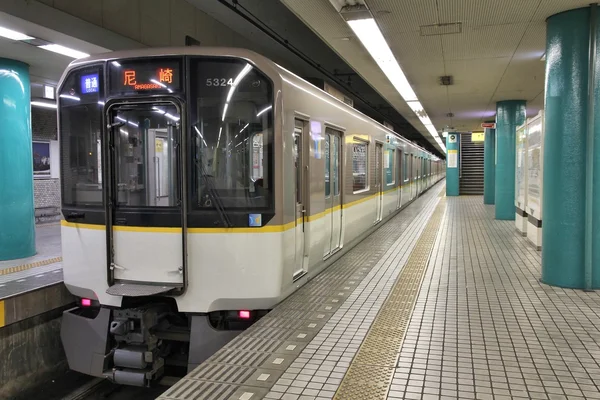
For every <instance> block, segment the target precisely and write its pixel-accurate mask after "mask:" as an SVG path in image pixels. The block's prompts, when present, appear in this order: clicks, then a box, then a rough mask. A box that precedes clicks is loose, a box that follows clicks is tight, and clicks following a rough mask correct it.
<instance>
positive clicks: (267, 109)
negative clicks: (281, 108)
mask: <svg viewBox="0 0 600 400" xmlns="http://www.w3.org/2000/svg"><path fill="white" fill-rule="evenodd" d="M271 108H273V106H269V107H267V108H265V109H264V110H262V111H261V112H259V113H258V114H256V116H257V117H260V115H261V114H262V113H264V112H265V111H269V110H270V109H271Z"/></svg>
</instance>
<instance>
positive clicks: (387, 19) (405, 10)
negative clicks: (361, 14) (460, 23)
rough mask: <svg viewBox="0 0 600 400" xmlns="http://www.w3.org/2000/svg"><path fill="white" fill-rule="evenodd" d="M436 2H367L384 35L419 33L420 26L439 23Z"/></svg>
mask: <svg viewBox="0 0 600 400" xmlns="http://www.w3.org/2000/svg"><path fill="white" fill-rule="evenodd" d="M436 3H437V0H402V1H399V0H371V1H369V2H368V5H369V9H370V10H372V11H373V12H374V13H375V15H376V18H377V20H378V22H380V23H381V24H382V25H383V26H385V27H386V28H385V32H384V35H388V34H389V35H397V34H400V33H404V32H411V31H412V32H419V27H420V26H421V25H433V24H437V23H439V21H438V12H437V6H436Z"/></svg>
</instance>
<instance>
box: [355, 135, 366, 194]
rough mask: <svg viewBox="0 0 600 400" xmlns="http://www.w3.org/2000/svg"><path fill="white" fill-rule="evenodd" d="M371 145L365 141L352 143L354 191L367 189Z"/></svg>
mask: <svg viewBox="0 0 600 400" xmlns="http://www.w3.org/2000/svg"><path fill="white" fill-rule="evenodd" d="M368 166H369V145H368V143H365V142H354V143H353V144H352V190H353V191H354V193H356V192H360V191H362V190H366V189H367V186H368V185H367V182H368Z"/></svg>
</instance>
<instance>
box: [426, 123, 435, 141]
mask: <svg viewBox="0 0 600 400" xmlns="http://www.w3.org/2000/svg"><path fill="white" fill-rule="evenodd" d="M425 128H427V130H428V131H429V133H430V134H431V136H433V137H434V138H435V137H437V136H438V133H437V129H435V126H433V125H432V124H426V125H425Z"/></svg>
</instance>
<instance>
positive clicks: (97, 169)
mask: <svg viewBox="0 0 600 400" xmlns="http://www.w3.org/2000/svg"><path fill="white" fill-rule="evenodd" d="M102 88H103V78H102V73H101V68H99V67H87V68H83V69H80V70H75V71H73V72H71V74H70V75H69V77H68V78H67V79H66V80H65V82H64V84H63V86H62V87H61V89H60V93H59V96H58V102H59V107H60V110H59V112H60V140H61V142H62V143H61V168H60V169H61V181H62V185H61V186H62V202H63V204H65V205H67V206H75V207H80V206H91V207H94V206H95V207H101V206H102V204H103V196H102V152H101V138H102V135H101V133H102V104H104V103H103V102H102V101H101V100H102V99H103V89H102Z"/></svg>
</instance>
